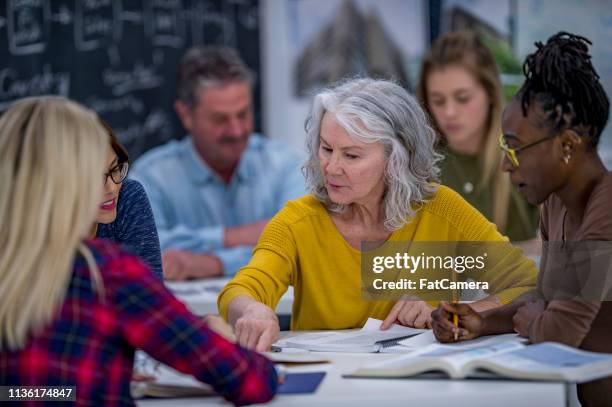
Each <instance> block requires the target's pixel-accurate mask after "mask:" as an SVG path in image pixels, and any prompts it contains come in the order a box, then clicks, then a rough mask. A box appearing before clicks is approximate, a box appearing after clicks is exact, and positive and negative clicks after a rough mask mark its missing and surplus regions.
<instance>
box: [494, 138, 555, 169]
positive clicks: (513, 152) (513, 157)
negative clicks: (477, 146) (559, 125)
mask: <svg viewBox="0 0 612 407" xmlns="http://www.w3.org/2000/svg"><path fill="white" fill-rule="evenodd" d="M556 136H557V135H556V134H552V135H550V136H546V137H544V138H541V139H539V140H536V141H534V142H533V143H529V144H525V145H524V146H520V147H517V148H510V147H508V143H506V139H505V138H504V135H503V134H500V135H499V148H501V149H502V151H503V152H504V153H506V157H508V159H509V160H510V162H511V163H512V165H513V166H515V167H518V166H519V160H518V156H517V154H518V152H519V151H522V150H525V149H528V148H529V147H533V146H535V145H536V144H540V143H541V142H543V141H546V140H549V139H551V138H553V137H556Z"/></svg>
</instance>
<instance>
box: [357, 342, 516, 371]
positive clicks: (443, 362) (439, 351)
mask: <svg viewBox="0 0 612 407" xmlns="http://www.w3.org/2000/svg"><path fill="white" fill-rule="evenodd" d="M523 347H524V345H522V344H521V343H518V342H514V341H506V342H501V343H496V344H490V345H487V346H479V347H474V348H468V349H466V348H457V347H455V346H448V345H441V344H431V345H429V346H426V347H424V348H423V349H420V350H417V351H414V352H412V353H410V354H408V355H405V356H401V357H398V358H397V359H393V360H388V361H384V362H378V363H373V364H369V365H366V366H363V367H361V368H359V369H357V370H356V371H355V372H354V373H353V374H352V375H353V376H366V377H367V376H376V377H406V376H414V375H418V374H421V373H424V372H430V371H442V372H444V373H446V374H447V375H448V376H449V377H451V378H462V377H464V376H466V374H467V373H469V369H468V364H469V363H470V362H473V361H477V360H481V359H484V358H488V357H491V356H493V355H497V354H502V353H505V352H510V351H513V350H516V349H520V348H523Z"/></svg>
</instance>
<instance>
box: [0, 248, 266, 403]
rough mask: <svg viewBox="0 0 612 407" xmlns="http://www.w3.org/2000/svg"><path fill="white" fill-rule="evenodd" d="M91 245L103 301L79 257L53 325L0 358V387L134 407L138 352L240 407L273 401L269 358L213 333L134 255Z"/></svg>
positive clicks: (81, 401) (83, 261)
mask: <svg viewBox="0 0 612 407" xmlns="http://www.w3.org/2000/svg"><path fill="white" fill-rule="evenodd" d="M88 246H89V247H90V248H91V250H92V252H93V254H94V257H95V259H96V262H97V264H98V267H99V269H100V274H101V275H102V281H103V282H104V298H103V300H101V299H100V297H99V295H98V294H97V292H96V291H94V289H93V287H92V279H91V277H90V273H89V270H88V268H87V264H86V262H85V260H84V259H83V258H78V259H77V260H76V261H75V266H74V272H73V274H72V277H71V280H70V285H69V287H68V291H67V294H66V298H65V300H64V303H63V304H62V306H61V308H60V309H59V310H58V312H57V314H56V316H55V317H54V318H53V320H52V322H51V323H50V324H49V325H48V326H47V327H46V328H45V329H44V330H43V331H42V332H41V333H40V334H37V335H34V336H31V337H30V339H29V340H28V341H27V344H26V346H25V347H24V348H23V349H20V350H18V351H16V352H8V351H4V350H3V351H1V352H0V385H20V386H76V397H77V404H78V405H96V406H99V405H133V404H134V402H133V400H132V398H131V396H130V378H131V376H132V368H133V363H134V350H135V349H136V348H140V349H143V350H144V351H146V352H147V353H148V354H149V355H151V356H153V357H155V358H156V359H158V360H160V361H161V362H163V363H165V364H167V365H169V366H172V367H174V368H175V369H177V370H179V371H181V372H184V373H189V374H192V375H193V376H195V377H196V378H197V379H199V380H201V381H203V382H206V383H210V384H211V385H212V386H213V387H214V388H215V390H216V391H217V392H218V393H220V394H221V395H223V396H224V397H225V398H226V399H228V400H230V401H232V402H233V403H235V404H249V403H261V402H265V401H268V400H270V399H271V398H272V396H273V395H274V393H275V392H276V387H277V377H276V372H275V370H274V366H273V365H272V363H271V362H270V361H269V360H267V359H266V358H265V357H263V356H261V355H259V354H257V353H255V352H251V351H248V350H246V349H243V348H241V347H239V346H237V345H234V344H232V343H230V342H228V341H226V340H225V339H224V338H222V337H221V336H219V335H217V334H216V333H215V332H213V331H212V330H210V329H209V328H208V327H207V326H206V324H204V323H203V322H202V320H201V319H199V318H197V317H196V316H194V315H192V314H191V313H190V312H189V311H188V310H187V309H186V307H185V305H184V304H183V303H181V302H180V301H178V300H177V299H176V298H175V297H174V296H173V295H172V294H171V293H170V292H169V291H168V290H167V289H166V288H165V286H164V285H163V284H162V283H161V282H160V281H159V279H158V278H156V277H155V276H154V275H153V274H152V273H151V272H150V271H149V270H148V269H147V268H146V266H144V265H143V263H141V262H140V261H139V260H138V259H137V258H136V257H134V256H132V255H130V254H127V253H126V252H124V251H121V250H120V249H118V248H117V246H115V245H113V244H111V243H107V242H104V241H99V240H98V241H91V242H88ZM34 403H35V402H31V404H34ZM70 404H71V405H73V403H70ZM37 405H38V404H37ZM53 405H58V403H57V402H54V403H53Z"/></svg>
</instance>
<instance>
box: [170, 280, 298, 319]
mask: <svg viewBox="0 0 612 407" xmlns="http://www.w3.org/2000/svg"><path fill="white" fill-rule="evenodd" d="M230 280H231V278H230V277H221V278H210V279H206V280H192V281H175V282H171V281H166V282H165V284H166V286H167V287H168V288H169V289H170V291H172V292H173V293H174V295H175V296H176V297H177V298H178V299H179V300H181V301H183V302H184V303H185V305H187V307H188V308H189V309H190V310H191V312H193V313H194V314H196V315H206V314H218V313H219V310H218V309H217V296H218V295H219V293H220V292H221V290H222V289H223V287H225V285H226V284H227V283H228V282H229V281H230ZM292 305H293V287H289V289H288V290H287V292H286V293H285V295H283V297H282V298H281V299H280V301H279V302H278V305H277V307H276V313H277V314H281V315H290V314H291V307H292Z"/></svg>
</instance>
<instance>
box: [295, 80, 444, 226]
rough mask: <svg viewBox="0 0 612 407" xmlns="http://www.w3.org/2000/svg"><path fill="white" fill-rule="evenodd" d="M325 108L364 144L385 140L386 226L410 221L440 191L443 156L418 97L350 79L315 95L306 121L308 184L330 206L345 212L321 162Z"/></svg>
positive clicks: (384, 85) (381, 84) (388, 85)
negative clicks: (332, 192) (334, 197)
mask: <svg viewBox="0 0 612 407" xmlns="http://www.w3.org/2000/svg"><path fill="white" fill-rule="evenodd" d="M326 112H330V113H332V114H333V115H334V117H335V119H336V120H337V122H338V124H340V125H341V126H342V127H343V128H344V130H346V131H347V133H348V134H349V135H350V136H351V137H354V138H355V139H357V140H359V141H361V142H364V143H376V142H379V143H382V144H383V146H384V149H385V154H386V157H387V166H386V170H385V194H384V198H383V201H384V202H383V205H384V210H385V222H384V225H385V228H386V229H387V230H390V231H394V230H397V229H399V228H401V227H402V226H404V225H406V224H407V223H408V222H410V220H411V218H412V217H413V216H414V215H415V213H416V210H417V208H418V207H419V206H420V205H422V204H424V203H425V202H426V201H427V200H428V199H430V198H431V197H432V196H433V195H434V194H435V192H436V190H437V182H438V180H439V173H440V170H439V168H438V165H437V163H438V161H440V160H441V159H442V156H441V155H440V154H438V153H437V152H436V151H435V148H434V145H435V142H436V133H435V131H434V130H433V128H432V127H431V126H430V124H429V121H428V119H427V116H426V114H425V113H424V112H423V110H422V109H421V107H420V106H419V104H418V103H417V101H416V100H415V99H414V98H413V97H412V96H410V95H409V94H408V92H407V91H406V90H405V89H404V88H402V87H400V86H399V85H397V84H395V83H393V82H390V81H386V80H376V79H371V78H361V79H351V80H348V81H346V82H343V83H340V84H338V85H336V86H333V87H331V88H328V89H325V90H323V91H322V92H320V93H319V94H318V95H316V96H315V98H314V100H313V102H312V107H311V110H310V114H309V115H308V118H307V119H306V133H307V140H306V142H307V148H308V160H307V162H306V164H305V165H304V168H303V170H304V175H305V177H306V187H307V189H308V190H309V191H310V192H311V193H312V194H313V195H314V196H315V197H317V199H319V201H321V202H322V203H323V204H324V205H325V206H326V207H327V208H328V209H329V210H331V211H334V212H342V211H344V209H345V208H346V205H343V204H337V203H334V202H333V201H332V200H331V199H330V197H329V194H328V192H327V188H326V187H325V182H324V179H323V176H322V174H321V169H320V163H319V145H320V138H319V133H320V131H321V122H322V120H323V116H324V115H325V113H326Z"/></svg>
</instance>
